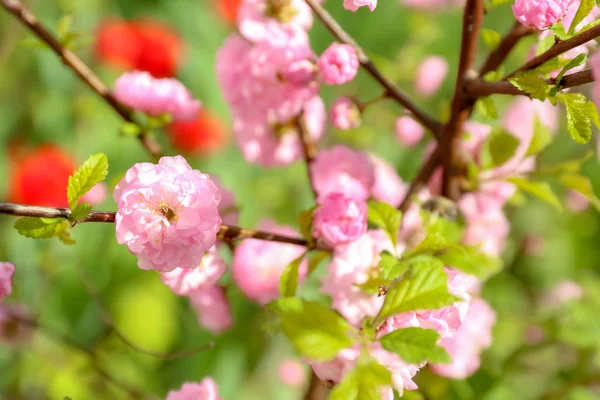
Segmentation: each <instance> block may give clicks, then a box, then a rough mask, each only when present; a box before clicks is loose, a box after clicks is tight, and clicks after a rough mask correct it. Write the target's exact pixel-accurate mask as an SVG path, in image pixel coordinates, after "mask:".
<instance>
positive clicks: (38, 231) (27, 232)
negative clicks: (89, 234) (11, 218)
mask: <svg viewBox="0 0 600 400" xmlns="http://www.w3.org/2000/svg"><path fill="white" fill-rule="evenodd" d="M14 227H15V229H16V230H17V232H19V234H20V235H23V236H26V237H30V238H35V239H49V238H52V237H55V236H56V237H58V238H59V239H61V240H62V241H63V242H65V241H68V240H67V237H69V232H70V230H71V224H70V223H69V221H68V220H66V219H64V218H37V217H21V218H19V219H17V220H16V221H15V225H14ZM69 239H70V237H69ZM71 241H72V239H71ZM72 243H74V241H72Z"/></svg>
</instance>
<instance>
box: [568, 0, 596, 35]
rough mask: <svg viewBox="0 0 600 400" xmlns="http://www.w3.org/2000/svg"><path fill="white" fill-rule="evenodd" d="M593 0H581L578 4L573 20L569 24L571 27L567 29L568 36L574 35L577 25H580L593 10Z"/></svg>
mask: <svg viewBox="0 0 600 400" xmlns="http://www.w3.org/2000/svg"><path fill="white" fill-rule="evenodd" d="M595 3H596V2H595V0H581V3H580V4H579V8H578V9H577V13H575V17H574V18H573V22H571V27H570V28H569V34H570V35H572V34H574V33H575V29H576V28H577V25H579V24H580V23H581V21H583V20H584V19H585V17H587V16H588V15H589V13H590V12H592V10H593V9H594V6H595V5H596V4H595Z"/></svg>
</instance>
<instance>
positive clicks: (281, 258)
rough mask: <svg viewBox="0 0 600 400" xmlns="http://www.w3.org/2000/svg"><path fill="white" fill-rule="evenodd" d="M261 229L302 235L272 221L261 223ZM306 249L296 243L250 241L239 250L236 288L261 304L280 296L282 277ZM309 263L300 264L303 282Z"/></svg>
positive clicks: (283, 233)
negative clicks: (285, 270) (280, 280)
mask: <svg viewBox="0 0 600 400" xmlns="http://www.w3.org/2000/svg"><path fill="white" fill-rule="evenodd" d="M261 229H264V230H266V231H268V232H273V233H279V234H282V235H288V236H298V234H297V233H296V231H294V230H293V229H292V228H289V227H287V226H280V225H277V224H275V223H274V222H272V221H266V222H264V223H263V224H261ZM304 251H305V249H304V248H303V247H301V246H296V245H293V244H282V243H275V242H267V241H264V240H257V239H246V240H244V241H242V242H241V243H240V244H239V245H238V246H237V247H236V249H235V254H234V256H233V266H232V276H233V280H234V281H235V283H236V285H237V286H238V287H239V288H240V290H241V291H242V292H243V293H244V294H245V295H246V296H247V297H248V298H250V299H252V300H254V301H256V302H257V303H259V304H261V305H265V304H267V303H269V302H270V301H271V300H274V299H276V298H277V297H279V278H280V277H281V273H282V272H283V270H284V269H285V267H287V266H288V265H289V264H290V263H291V262H292V261H294V260H295V259H297V258H298V257H300V256H301V255H302V254H303V253H304ZM306 268H307V262H306V260H304V261H303V262H302V264H301V265H300V275H299V278H298V279H299V281H302V280H303V279H304V277H305V276H306Z"/></svg>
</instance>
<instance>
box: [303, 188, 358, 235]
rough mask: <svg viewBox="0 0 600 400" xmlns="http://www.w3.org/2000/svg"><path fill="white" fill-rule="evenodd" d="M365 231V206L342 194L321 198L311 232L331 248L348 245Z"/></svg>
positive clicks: (332, 194)
mask: <svg viewBox="0 0 600 400" xmlns="http://www.w3.org/2000/svg"><path fill="white" fill-rule="evenodd" d="M366 231H367V205H366V203H365V202H363V201H360V200H355V199H353V198H348V197H346V196H344V195H343V194H342V193H331V194H329V195H327V196H326V197H325V198H323V200H322V202H321V205H320V206H319V207H318V208H317V209H316V210H315V213H314V219H313V232H314V235H315V237H316V238H320V239H323V241H324V242H325V243H326V244H328V245H329V246H331V247H335V246H340V245H343V244H348V243H350V242H353V241H354V240H356V239H358V238H359V237H361V236H362V235H363V234H364V233H365V232H366Z"/></svg>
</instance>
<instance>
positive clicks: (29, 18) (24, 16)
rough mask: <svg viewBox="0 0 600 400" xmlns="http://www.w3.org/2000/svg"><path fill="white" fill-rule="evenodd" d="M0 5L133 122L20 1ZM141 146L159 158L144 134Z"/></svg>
mask: <svg viewBox="0 0 600 400" xmlns="http://www.w3.org/2000/svg"><path fill="white" fill-rule="evenodd" d="M0 5H1V6H2V7H4V8H5V9H6V10H7V11H8V12H9V13H11V14H13V15H14V16H15V17H16V18H17V19H18V20H19V21H20V22H21V23H22V24H23V25H25V26H26V27H27V28H29V30H30V31H32V32H33V33H34V34H35V35H36V36H37V37H38V38H39V39H41V40H42V41H43V42H44V43H46V44H47V45H48V46H49V47H50V48H51V49H52V51H54V53H56V55H57V56H59V57H60V58H61V60H62V62H63V63H64V64H65V65H66V66H67V67H69V68H71V70H73V72H75V74H76V75H77V76H78V77H79V79H81V80H82V81H83V82H84V83H85V84H86V85H87V86H88V87H89V88H90V89H92V90H93V91H94V92H96V94H98V95H99V96H100V97H101V98H102V99H104V101H105V102H106V103H107V104H108V105H109V106H111V107H112V108H113V109H114V110H115V111H116V112H117V114H119V115H120V116H121V118H123V119H124V120H125V121H128V122H133V120H132V119H131V115H130V113H129V111H128V110H127V109H126V108H125V107H123V106H122V105H121V104H120V103H119V102H118V101H117V99H116V98H115V97H114V96H113V94H112V93H111V91H110V89H109V88H108V87H107V86H106V85H105V84H104V83H103V82H102V81H101V80H100V78H98V76H97V75H96V74H94V72H93V71H92V70H91V69H90V68H89V67H88V66H87V65H86V64H85V63H84V62H83V61H82V60H81V59H80V58H79V57H77V56H76V55H75V53H73V52H72V51H71V50H69V49H67V48H65V47H64V46H63V44H62V43H61V42H60V41H59V40H58V39H56V37H55V36H54V35H53V34H52V32H50V30H49V29H48V28H46V27H45V26H44V25H43V24H42V23H41V22H40V21H39V20H38V19H37V17H36V16H35V15H34V14H33V13H32V12H31V11H29V10H28V9H27V8H25V6H24V5H23V3H21V1H20V0H0ZM138 138H139V140H140V142H141V143H142V145H143V146H144V147H145V148H146V150H147V151H148V153H150V155H151V156H152V157H154V158H160V157H161V148H160V145H159V144H158V143H157V142H156V141H154V140H153V139H152V138H151V137H149V136H147V135H146V134H143V133H142V134H140V135H138Z"/></svg>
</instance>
